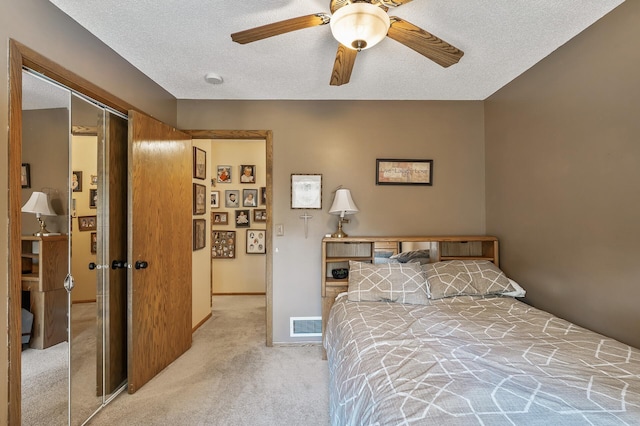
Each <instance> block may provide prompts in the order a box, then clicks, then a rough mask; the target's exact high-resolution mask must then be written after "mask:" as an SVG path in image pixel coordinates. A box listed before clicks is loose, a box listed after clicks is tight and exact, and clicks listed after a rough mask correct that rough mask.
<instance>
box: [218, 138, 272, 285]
mask: <svg viewBox="0 0 640 426" xmlns="http://www.w3.org/2000/svg"><path fill="white" fill-rule="evenodd" d="M264 143H265V142H264V141H224V140H215V141H212V150H211V162H212V163H211V168H212V176H211V188H210V191H209V194H208V195H209V197H208V200H209V205H208V208H209V209H210V218H209V220H210V223H211V226H210V235H211V262H212V263H213V268H212V270H213V272H212V273H213V287H214V294H226V293H262V292H264V291H265V281H264V271H265V264H266V256H265V254H266V252H267V247H266V244H265V242H266V232H267V230H266V224H267V209H266V203H267V195H268V194H267V190H266V189H267V188H266V183H267V180H266V158H265V145H264ZM249 272H250V273H249Z"/></svg>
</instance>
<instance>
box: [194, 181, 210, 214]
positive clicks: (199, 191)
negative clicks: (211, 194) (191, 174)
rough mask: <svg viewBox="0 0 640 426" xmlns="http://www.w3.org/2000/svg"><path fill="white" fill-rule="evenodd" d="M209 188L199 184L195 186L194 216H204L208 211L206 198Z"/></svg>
mask: <svg viewBox="0 0 640 426" xmlns="http://www.w3.org/2000/svg"><path fill="white" fill-rule="evenodd" d="M206 194H207V187H206V186H204V185H200V184H199V183H194V184H193V214H204V213H205V211H206V205H205V198H206Z"/></svg>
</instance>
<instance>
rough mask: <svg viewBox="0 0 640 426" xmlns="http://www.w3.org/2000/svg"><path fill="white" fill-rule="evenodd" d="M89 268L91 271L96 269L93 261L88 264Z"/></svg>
mask: <svg viewBox="0 0 640 426" xmlns="http://www.w3.org/2000/svg"><path fill="white" fill-rule="evenodd" d="M89 269H91V270H92V271H93V270H94V269H96V264H95V263H94V262H91V263H90V264H89Z"/></svg>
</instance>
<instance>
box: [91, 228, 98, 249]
mask: <svg viewBox="0 0 640 426" xmlns="http://www.w3.org/2000/svg"><path fill="white" fill-rule="evenodd" d="M97 252H98V233H97V232H92V233H91V254H96V253H97Z"/></svg>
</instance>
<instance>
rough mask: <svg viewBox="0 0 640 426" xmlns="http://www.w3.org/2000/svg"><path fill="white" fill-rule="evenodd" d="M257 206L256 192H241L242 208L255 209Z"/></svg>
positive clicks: (246, 190) (248, 190)
mask: <svg viewBox="0 0 640 426" xmlns="http://www.w3.org/2000/svg"><path fill="white" fill-rule="evenodd" d="M257 205H258V190H257V189H243V190H242V207H256V206H257Z"/></svg>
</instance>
